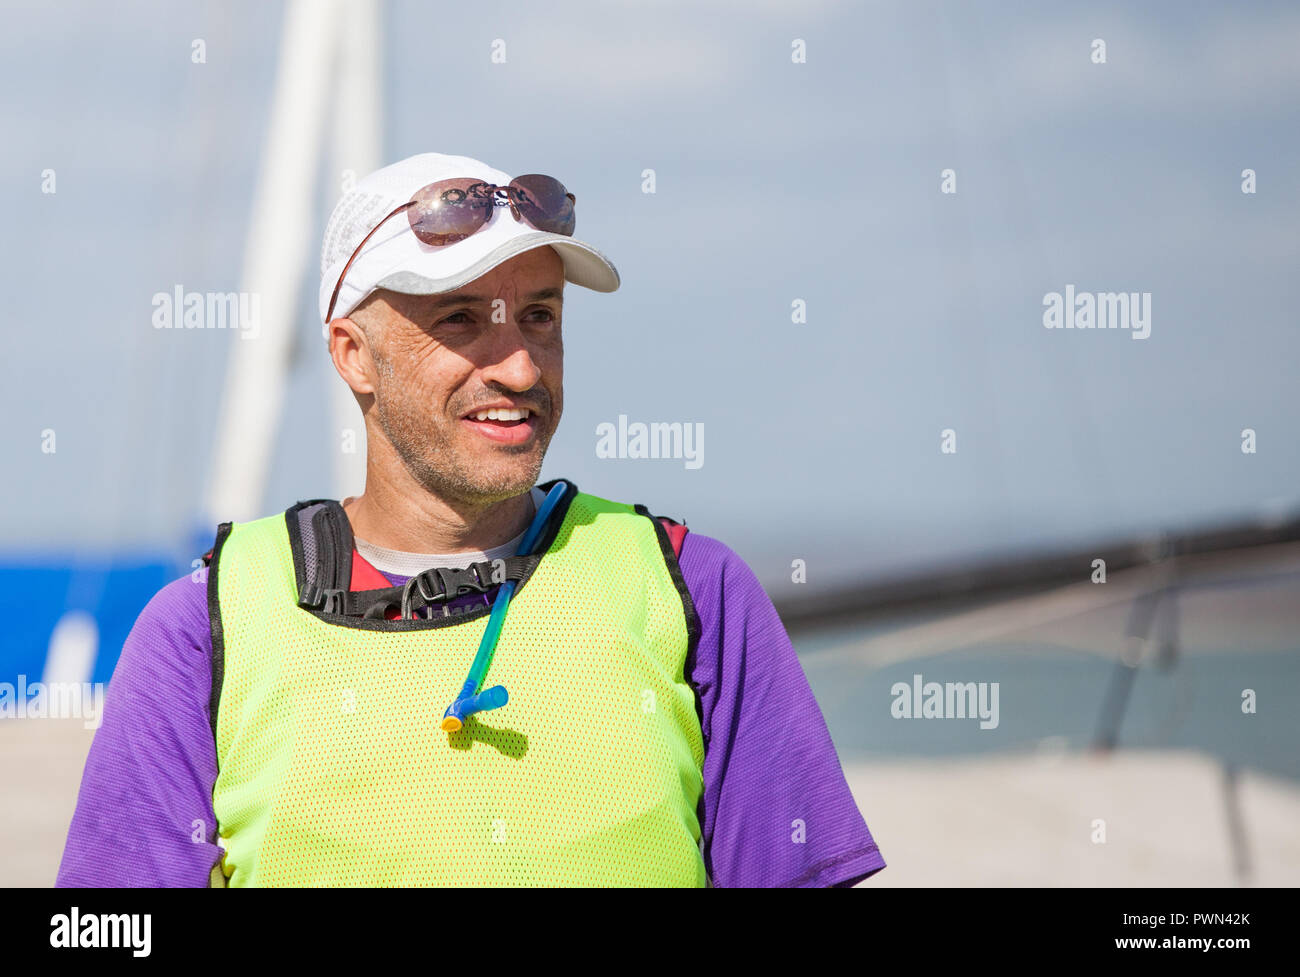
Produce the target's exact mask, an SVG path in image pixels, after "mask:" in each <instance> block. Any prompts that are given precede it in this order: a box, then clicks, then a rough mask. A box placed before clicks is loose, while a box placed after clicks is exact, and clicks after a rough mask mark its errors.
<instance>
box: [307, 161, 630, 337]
mask: <svg viewBox="0 0 1300 977" xmlns="http://www.w3.org/2000/svg"><path fill="white" fill-rule="evenodd" d="M453 177H473V178H475V179H481V180H485V181H487V182H488V183H494V184H496V185H497V186H506V185H507V184H509V183H510V180H511V177H509V176H507V175H506V174H505V173H503V172H501V171H500V170H496V169H493V168H492V167H490V166H488V165H487V164H486V163H483V162H480V161H479V160H476V159H470V158H469V157H468V156H447V155H444V154H443V153H421V154H419V155H417V156H410V157H408V158H406V159H404V160H402V161H400V162H398V163H393V164H392V165H391V166H385V167H384V168H382V169H379V170H375V172H373V173H371V174H370V175H369V176H366V177H363V178H362V179H361V180H359V181H357V183H356V185H355V186H353V187H352V189H351V190H349V191H347V193H345V194H344V195H343V198H342V199H341V200H339V202H338V204H337V205H335V207H334V212H333V213H332V214H330V219H329V223H328V224H326V226H325V241H324V243H323V245H322V246H321V259H320V267H321V280H320V314H321V319H322V320H323V319H324V318H325V316H326V314H327V313H328V311H329V303H330V296H331V295H332V294H333V292H334V285H335V283H336V282H337V281H338V278H339V275H340V273H342V271H343V268H344V266H345V265H346V264H347V261H348V258H349V257H351V255H352V252H353V251H354V250H355V249H356V247H357V245H358V244H359V243H361V241H362V239H364V238H365V236H366V235H367V234H369V233H370V231H371V230H372V229H373V228H374V227H375V225H377V224H379V222H380V221H382V220H383V219H384V218H385V217H387V216H388V214H390V213H391V212H392V211H393V210H394V209H396V208H397V207H400V206H401V205H402V204H404V203H406V202H407V201H408V200H410V199H411V197H412V196H413V195H414V194H415V192H416V191H417V190H419V189H420V188H421V187H424V186H427V185H428V184H430V183H434V182H436V181H438V180H447V179H451V178H453ZM560 182H564V181H563V180H561V181H560ZM569 189H570V192H572V188H569ZM575 209H577V210H578V212H579V213H580V212H581V210H580V208H575ZM547 245H549V246H550V247H552V248H554V249H555V251H556V252H557V253H558V254H559V256H560V259H561V260H562V261H563V262H564V278H565V280H566V281H569V282H572V283H573V284H574V285H581V286H582V287H583V288H590V289H592V290H593V291H596V292H613V291H615V290H616V289H617V288H618V286H619V276H618V269H616V268H615V267H614V265H613V263H612V262H611V261H610V260H609V259H608V258H606V257H605V256H604V255H603V254H601V253H600V252H599V251H598V250H596V249H595V248H594V247H592V246H591V245H590V244H587V243H585V242H583V241H579V240H577V239H576V238H572V237H569V236H566V235H564V234H552V233H550V232H548V231H539V230H537V229H536V228H534V227H532V226H530V225H529V224H526V223H524V222H522V221H517V220H515V219H514V217H513V216H512V215H511V213H510V208H509V207H497V208H493V214H492V217H491V219H490V220H489V221H488V223H487V226H485V227H484V228H482V229H481V230H479V231H478V232H477V233H475V234H471V235H470V236H469V237H467V238H465V239H464V240H463V241H458V242H456V243H455V244H452V245H449V246H447V247H443V248H434V247H430V246H429V245H427V244H425V243H424V242H422V241H421V240H420V239H419V238H418V237H416V236H415V234H414V233H413V232H412V231H411V226H410V223H409V222H408V221H407V219H406V217H405V215H404V214H398V215H397V216H395V217H394V218H392V220H390V221H388V222H387V223H386V224H384V226H383V227H381V228H380V229H379V231H378V233H376V234H375V235H374V237H372V238H371V239H370V240H369V241H367V242H366V246H365V247H364V248H363V249H362V250H361V253H360V254H358V255H357V258H356V260H355V261H354V262H352V267H351V268H349V269H348V276H347V278H346V279H345V280H344V282H343V285H342V287H341V288H340V289H339V297H338V302H337V303H336V304H335V307H334V318H336V319H337V318H340V317H342V316H346V315H348V314H350V313H351V312H352V310H353V309H355V308H356V307H357V306H358V305H360V304H361V302H362V300H363V299H364V298H365V297H366V296H368V295H369V294H370V293H371V292H373V291H375V290H376V289H379V288H386V289H389V290H391V291H394V292H403V293H405V294H408V295H435V294H438V293H440V292H450V291H454V290H455V289H458V288H460V287H462V286H464V285H466V284H468V283H469V282H472V281H473V280H474V279H476V278H478V277H479V276H481V275H485V274H487V273H488V272H489V271H491V270H492V269H493V268H495V267H496V266H497V265H499V264H501V262H503V261H508V260H509V259H511V258H513V257H515V255H518V254H522V253H523V252H525V251H531V250H532V249H533V248H540V247H543V246H547Z"/></svg>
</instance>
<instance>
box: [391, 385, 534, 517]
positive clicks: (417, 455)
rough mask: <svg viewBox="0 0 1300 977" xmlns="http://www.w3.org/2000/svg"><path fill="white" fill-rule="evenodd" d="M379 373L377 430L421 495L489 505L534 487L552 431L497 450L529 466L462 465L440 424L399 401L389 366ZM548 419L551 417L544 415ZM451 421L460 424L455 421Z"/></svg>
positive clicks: (416, 407)
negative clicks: (524, 443) (526, 444)
mask: <svg viewBox="0 0 1300 977" xmlns="http://www.w3.org/2000/svg"><path fill="white" fill-rule="evenodd" d="M378 372H379V382H378V384H377V385H376V390H375V411H376V416H377V417H378V420H379V427H380V430H382V431H383V432H384V436H385V437H386V438H387V439H388V443H389V444H391V445H392V446H393V450H395V451H396V452H397V455H398V457H399V458H401V460H402V464H403V465H404V466H405V468H406V470H407V472H408V473H410V475H411V477H412V478H413V479H415V481H416V482H418V483H419V484H420V486H421V487H423V488H424V490H425V491H426V492H428V493H429V494H431V495H434V496H437V497H438V498H443V499H454V500H456V501H459V502H465V503H471V504H480V505H490V504H492V503H495V502H503V501H505V500H506V499H512V498H515V497H516V496H518V495H522V494H523V493H524V492H527V491H528V490H529V489H530V488H532V487H533V486H534V485H535V484H536V483H537V479H538V478H539V477H540V476H541V474H542V460H543V458H544V457H545V456H546V449H547V448H548V447H549V446H550V443H551V436H552V434H554V430H553V429H551V428H549V427H548V429H546V430H541V429H539V430H538V432H537V441H536V444H534V445H530V446H529V447H527V448H525V449H523V450H520V449H512V448H510V447H508V446H504V445H503V446H500V447H498V448H497V449H496V450H497V451H499V452H500V453H501V454H502V455H508V454H517V455H524V456H528V457H529V458H530V462H531V463H530V464H529V465H528V466H527V467H526V468H525V469H522V470H521V469H519V468H512V470H507V469H505V468H503V467H499V466H496V465H493V466H491V467H490V468H489V469H488V470H486V471H485V470H483V469H480V468H475V467H473V466H466V465H464V464H462V463H461V459H460V458H459V457H458V456H457V454H456V451H455V448H454V446H453V443H452V440H451V438H449V437H448V435H447V432H446V430H445V428H444V427H442V425H441V424H438V423H432V424H430V423H422V422H426V421H427V419H430V418H429V414H428V412H427V410H426V409H425V408H423V407H422V406H420V405H418V404H416V403H414V402H408V401H407V400H406V399H404V396H403V385H402V384H401V383H400V382H396V381H394V379H393V374H392V369H391V366H389V367H388V369H387V370H385V369H384V368H383V366H381V368H380V369H379V371H378ZM547 419H548V420H553V416H552V415H550V414H548V415H547ZM453 423H454V424H459V420H456V421H453Z"/></svg>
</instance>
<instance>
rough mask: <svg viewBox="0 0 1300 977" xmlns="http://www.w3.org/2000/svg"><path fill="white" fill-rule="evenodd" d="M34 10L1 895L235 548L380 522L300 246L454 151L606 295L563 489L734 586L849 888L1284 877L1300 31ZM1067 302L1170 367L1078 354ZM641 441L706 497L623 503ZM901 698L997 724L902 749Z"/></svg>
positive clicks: (6, 56) (907, 726)
mask: <svg viewBox="0 0 1300 977" xmlns="http://www.w3.org/2000/svg"><path fill="white" fill-rule="evenodd" d="M3 12H4V22H5V25H6V30H5V32H4V33H3V36H2V37H0V51H2V52H3V57H2V58H0V79H3V91H4V93H5V94H4V96H3V98H2V99H0V127H2V129H3V131H4V133H5V134H6V142H7V145H8V149H7V151H6V152H5V153H4V154H3V156H2V157H0V200H2V202H3V207H4V212H5V213H6V215H7V219H6V221H5V222H4V224H3V226H2V227H0V255H2V256H3V262H2V265H3V269H4V271H3V275H4V283H5V293H6V298H7V303H8V305H9V308H10V312H9V314H8V315H9V320H8V321H9V324H8V327H7V328H6V330H5V336H6V340H7V342H8V343H9V347H8V348H9V351H10V353H9V355H10V360H9V362H10V364H11V365H12V366H13V367H14V369H13V371H12V372H11V373H10V374H9V377H8V381H7V383H6V389H5V393H4V396H5V405H6V414H7V416H8V422H7V423H6V424H5V425H3V426H2V427H0V452H2V453H0V457H3V458H4V460H5V486H6V493H5V498H6V502H7V504H6V505H4V506H3V507H0V612H2V613H3V614H4V617H5V620H6V628H5V629H4V635H3V637H2V638H0V642H3V643H2V644H0V683H8V685H9V687H10V693H9V699H8V701H9V703H10V710H9V712H7V713H4V715H5V716H6V718H0V783H3V784H4V789H3V791H0V884H3V885H49V884H52V882H53V879H54V875H55V872H56V870H57V866H58V861H59V858H60V856H61V853H62V846H63V841H64V838H65V835H66V831H67V826H68V822H69V820H70V818H71V815H72V810H73V807H74V804H75V800H76V792H77V785H78V782H79V778H80V774H81V767H82V764H83V763H84V761H85V756H86V752H87V750H88V749H89V746H90V742H91V737H92V736H93V728H88V725H90V724H88V723H87V722H86V721H83V719H81V718H62V719H50V718H43V719H42V718H31V717H19V716H17V715H15V712H16V711H17V710H16V708H15V705H16V703H17V701H18V699H19V698H21V695H20V694H19V693H20V690H21V689H22V688H23V687H24V685H30V684H31V683H34V682H37V681H41V680H43V681H45V682H62V683H92V688H93V683H106V682H107V681H108V680H109V678H110V676H111V675H112V672H113V667H114V664H115V662H116V658H117V655H118V653H119V652H120V650H121V646H122V642H123V640H124V639H125V637H126V634H127V633H128V631H129V630H130V627H131V625H132V623H133V621H134V619H135V617H136V615H137V614H138V613H139V611H140V610H141V609H142V608H143V607H144V605H145V603H146V602H147V601H148V599H149V598H150V597H151V596H152V594H153V593H154V592H155V591H156V590H157V589H158V588H159V587H161V586H162V585H163V584H164V583H166V582H167V581H169V580H172V579H174V578H176V577H177V576H180V575H182V574H184V573H188V572H189V571H190V569H191V567H192V565H193V563H192V561H193V560H194V559H195V558H196V557H197V556H199V555H200V554H201V553H202V552H204V551H205V550H206V549H207V548H208V547H209V546H210V545H211V541H212V537H213V535H214V532H215V527H216V523H217V522H219V521H222V520H225V519H230V518H237V519H246V518H253V517H255V516H258V515H265V514H270V513H272V512H275V511H279V510H282V509H284V508H285V507H287V506H288V505H291V504H292V503H293V502H294V501H296V500H298V499H303V498H316V497H322V496H332V497H343V496H344V495H347V494H356V493H358V492H360V490H361V489H362V487H363V485H362V481H361V478H360V475H359V472H360V471H361V468H360V465H361V461H362V459H363V458H364V445H363V444H362V446H361V447H359V448H358V449H357V453H355V454H349V453H348V452H347V451H346V450H345V449H344V448H343V447H342V445H343V444H345V443H346V439H344V438H342V436H341V435H342V432H344V431H346V430H348V429H355V430H357V431H359V430H360V427H361V425H360V415H359V412H357V410H356V407H355V404H353V403H352V401H351V399H350V395H346V390H345V388H344V386H343V383H342V381H341V380H339V379H338V378H337V376H336V375H335V374H334V372H333V369H332V367H331V365H330V363H329V360H328V357H327V355H326V352H325V349H324V344H323V341H322V339H321V332H320V323H319V319H318V312H317V308H316V294H317V289H318V285H319V275H320V266H319V256H320V250H319V249H320V242H321V236H322V233H323V229H324V223H325V220H326V218H327V216H328V214H329V211H330V209H331V208H332V207H333V205H334V203H335V201H336V200H337V199H338V197H339V196H340V194H341V193H342V192H343V189H344V187H345V186H348V185H350V181H351V180H353V179H355V178H357V177H359V176H361V175H364V173H366V172H368V171H369V170H370V169H373V168H375V167H377V166H379V165H383V164H385V163H388V162H392V161H395V160H397V159H400V158H403V157H405V156H408V155H411V154H414V153H419V152H428V151H437V152H446V153H453V154H459V155H466V156H471V157H475V158H478V159H482V160H485V161H487V162H488V163H489V164H491V165H493V166H495V167H498V168H500V169H503V170H505V171H506V172H508V173H512V174H519V173H526V172H540V173H549V174H554V175H555V176H557V177H558V178H560V179H561V180H562V181H563V182H564V183H565V184H566V185H567V186H568V188H569V189H570V190H571V191H573V192H574V193H575V194H576V195H577V198H578V206H577V213H578V227H577V235H578V236H579V237H580V238H582V239H583V240H586V241H589V242H591V243H592V244H594V245H595V246H596V247H598V248H600V249H601V250H602V251H604V252H605V253H606V254H608V255H609V256H610V258H611V259H612V260H613V262H614V263H615V264H616V265H617V267H618V269H619V271H620V273H621V275H622V279H623V285H622V288H621V289H620V290H619V291H618V292H616V293H613V294H609V295H601V294H596V293H592V292H589V291H586V290H584V289H581V288H577V287H571V288H570V289H568V290H567V302H566V314H565V334H566V340H567V342H566V353H567V358H566V378H565V379H566V388H565V390H566V404H565V408H566V409H565V418H564V421H563V423H562V424H561V426H560V430H559V432H558V434H557V435H556V437H555V440H554V441H553V442H552V445H551V449H550V454H549V455H548V458H547V463H546V468H545V470H544V472H543V479H548V478H553V477H558V476H563V477H566V478H569V479H571V480H573V481H575V482H576V483H577V484H578V485H579V487H580V488H582V489H583V490H585V491H588V492H592V493H594V494H597V495H600V496H603V497H606V498H611V499H617V500H620V501H628V502H641V503H644V504H646V505H647V506H648V507H649V508H650V509H651V510H652V511H654V512H657V513H662V514H664V515H671V516H674V517H675V518H678V519H684V520H685V521H686V522H687V523H688V524H689V526H690V528H691V530H692V531H694V532H698V533H702V534H705V535H709V536H713V537H715V538H718V539H721V540H722V541H724V542H726V543H727V544H728V545H729V546H730V547H732V548H733V549H734V550H735V551H736V552H737V553H739V554H740V555H741V556H742V557H743V558H744V559H745V560H746V561H747V562H748V563H749V565H750V566H751V567H752V568H753V570H754V572H755V573H756V574H757V575H758V577H759V579H760V580H761V581H762V583H763V584H764V586H765V588H766V589H767V591H768V593H769V595H770V596H771V597H772V599H773V601H774V602H775V603H776V605H777V607H778V609H779V610H780V611H781V614H782V617H783V619H784V620H785V622H786V624H787V627H788V629H789V631H790V634H791V637H792V639H793V640H794V643H795V645H796V648H797V649H798V651H799V653H800V657H801V660H802V662H803V665H804V668H805V671H806V673H807V675H808V677H809V680H810V682H811V684H812V686H813V690H814V692H815V693H816V694H817V696H818V699H819V701H820V702H821V705H822V708H823V712H824V714H825V718H826V721H827V723H828V725H829V727H830V731H831V734H832V737H833V739H834V741H835V743H836V746H837V748H838V750H839V753H840V758H841V760H842V761H843V764H844V767H845V772H846V776H847V777H848V779H849V783H850V785H851V786H852V788H853V790H854V793H855V795H856V797H857V799H858V802H859V806H860V808H861V809H862V812H863V814H864V816H865V818H866V820H867V823H868V824H869V826H870V827H871V829H872V832H873V834H874V835H875V837H876V840H877V841H878V843H879V844H880V847H881V850H882V852H883V853H884V856H885V858H886V860H887V861H888V863H889V868H888V869H887V870H886V871H884V872H883V873H881V874H880V875H879V876H877V877H876V878H874V879H872V880H870V881H868V882H867V883H865V885H866V886H874V885H886V886H889V885H1121V886H1126V885H1157V886H1158V885H1224V886H1232V885H1296V884H1300V832H1298V831H1297V828H1296V826H1297V825H1298V824H1300V749H1298V747H1300V710H1298V709H1297V705H1300V452H1297V437H1296V432H1297V428H1298V425H1300V406H1298V401H1297V397H1296V392H1295V390H1296V378H1297V354H1298V353H1300V334H1298V333H1297V329H1296V327H1297V314H1296V311H1295V310H1296V302H1295V297H1294V295H1292V290H1293V288H1294V287H1295V284H1294V283H1295V282H1296V280H1297V276H1296V269H1297V266H1298V261H1297V259H1298V258H1300V236H1298V234H1297V219H1298V218H1300V182H1298V181H1297V173H1300V166H1298V165H1297V164H1300V59H1297V57H1296V54H1295V52H1296V50H1297V49H1298V46H1300V9H1298V8H1297V7H1296V6H1295V5H1294V4H1290V3H1284V2H1281V3H1266V2H1257V3H1252V4H1249V5H1237V6H1232V7H1228V6H1220V5H1212V4H1200V3H1196V4H1192V3H1185V2H1153V3H1147V4H1142V5H1140V6H1135V5H1131V4H1123V3H1089V4H1086V5H1085V4H1068V3H1052V4H1028V3H981V4H972V3H963V2H949V3H918V2H891V3H871V4H864V3H851V2H829V0H800V2H798V3H796V2H794V0H747V2H744V3H740V2H736V3H727V2H716V0H715V2H711V3H701V2H687V0H681V2H678V0H642V2H635V3H624V4H618V5H611V4H600V3H597V2H595V0H590V2H585V0H584V2H566V3H563V4H559V5H535V4H526V3H523V2H509V3H493V2H482V3H479V4H476V5H475V6H474V7H473V9H472V11H471V10H469V9H468V8H465V7H463V6H455V5H443V4H436V3H435V4H431V3H418V2H414V0H410V2H405V0H373V2H372V0H357V2H347V0H340V2H334V0H314V2H313V0H301V2H298V0H295V2H290V3H286V4H278V3H254V2H252V0H240V2H225V3H216V2H199V3H181V4H164V3H161V2H122V3H118V4H114V5H113V6H112V7H111V8H108V7H105V6H103V5H99V4H93V3H90V2H85V3H75V2H65V0H61V2H58V3H49V4H36V3H5V4H3ZM1098 41H1101V42H1103V44H1102V46H1101V47H1099V46H1098V44H1097V42H1098ZM1102 58H1104V60H1102ZM947 170H951V171H952V172H951V174H945V173H944V171H947ZM1247 170H1249V171H1252V175H1250V176H1247V175H1246V174H1245V173H1244V171H1247ZM647 171H653V172H652V173H648V172H647ZM945 181H946V184H947V185H946V186H945ZM651 182H652V183H653V187H652V189H653V192H647V190H648V189H651ZM1244 188H1247V189H1249V190H1251V191H1253V192H1243V189H1244ZM954 189H955V191H956V192H944V190H949V191H951V190H954ZM1288 283H1291V284H1288ZM1067 285H1069V286H1073V288H1074V289H1077V290H1078V291H1080V292H1083V291H1091V292H1119V291H1123V292H1138V293H1150V294H1151V322H1150V335H1149V337H1148V338H1146V339H1142V340H1135V339H1134V338H1133V336H1132V335H1131V334H1129V333H1128V331H1127V330H1105V331H1097V330H1054V329H1045V328H1044V325H1043V309H1044V304H1043V303H1044V297H1045V296H1046V295H1047V294H1048V293H1051V292H1062V293H1063V292H1065V290H1066V287H1067ZM178 290H179V291H180V292H181V293H182V294H185V293H192V292H197V293H202V294H210V293H216V294H222V295H224V294H227V293H239V292H243V293H245V294H255V295H257V296H258V297H259V300H260V330H259V331H258V334H257V335H256V336H255V337H246V336H244V335H241V334H239V332H238V331H237V330H233V329H222V328H214V327H212V324H211V323H210V322H209V323H207V324H206V327H204V328H184V327H183V324H182V323H181V322H180V313H179V311H178V312H177V323H176V325H177V327H176V328H160V327H159V320H158V314H159V304H158V300H157V298H156V297H157V296H159V295H160V294H161V295H164V296H168V297H170V296H172V295H174V294H175V293H176V292H177V291H178ZM797 308H802V309H806V314H804V315H798V314H795V310H796V309H797ZM349 411H350V412H351V413H349ZM620 415H626V416H627V418H628V419H629V421H630V422H636V421H640V422H644V423H650V422H667V423H672V422H680V423H683V424H690V425H702V426H703V430H704V431H705V433H706V435H707V436H706V437H705V439H704V441H703V454H702V456H701V459H702V462H703V463H702V464H700V465H699V466H698V467H688V465H687V464H686V463H685V462H684V460H683V459H681V458H677V459H629V458H621V459H619V458H613V459H611V458H600V457H597V453H596V450H595V446H596V440H597V439H596V428H597V426H598V425H600V424H602V423H605V422H609V423H614V424H617V422H618V418H619V416H620ZM946 431H947V432H951V434H950V435H949V436H948V441H947V443H946V445H947V447H948V448H949V449H951V447H952V446H953V445H954V444H955V448H956V450H955V451H953V450H943V449H944V447H945V442H944V440H943V438H944V437H945V435H944V432H946ZM1247 432H1250V433H1247ZM1244 448H1246V449H1253V450H1243V449H1244ZM1097 560H1104V561H1105V569H1106V577H1105V582H1104V583H1103V582H1100V580H1098V579H1097V574H1098V571H1097V568H1096V564H1095V562H1094V561H1097ZM918 675H919V676H922V677H923V678H922V679H919V680H917V681H918V683H920V682H931V681H933V682H939V683H948V682H960V683H966V682H974V683H990V685H989V686H986V688H988V687H993V685H992V683H996V688H997V689H998V690H999V700H998V702H999V716H998V723H997V725H996V727H995V728H986V729H981V728H980V724H979V723H978V721H973V720H970V719H946V720H935V719H932V720H918V719H900V718H896V717H895V711H896V710H895V708H894V704H895V702H896V701H897V700H898V698H899V697H898V696H897V695H896V694H895V692H894V691H893V690H894V689H895V687H896V683H904V684H905V685H908V686H910V685H911V684H912V683H913V681H914V676H918ZM4 687H5V686H4V685H3V684H0V689H3V688H4ZM91 698H93V696H91ZM4 701H5V699H4V695H3V693H2V692H0V704H3V702H4ZM1099 822H1104V824H1103V825H1102V827H1101V830H1102V832H1103V835H1102V837H1104V840H1100V838H1099V834H1098V830H1099V829H1098V823H1099Z"/></svg>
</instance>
